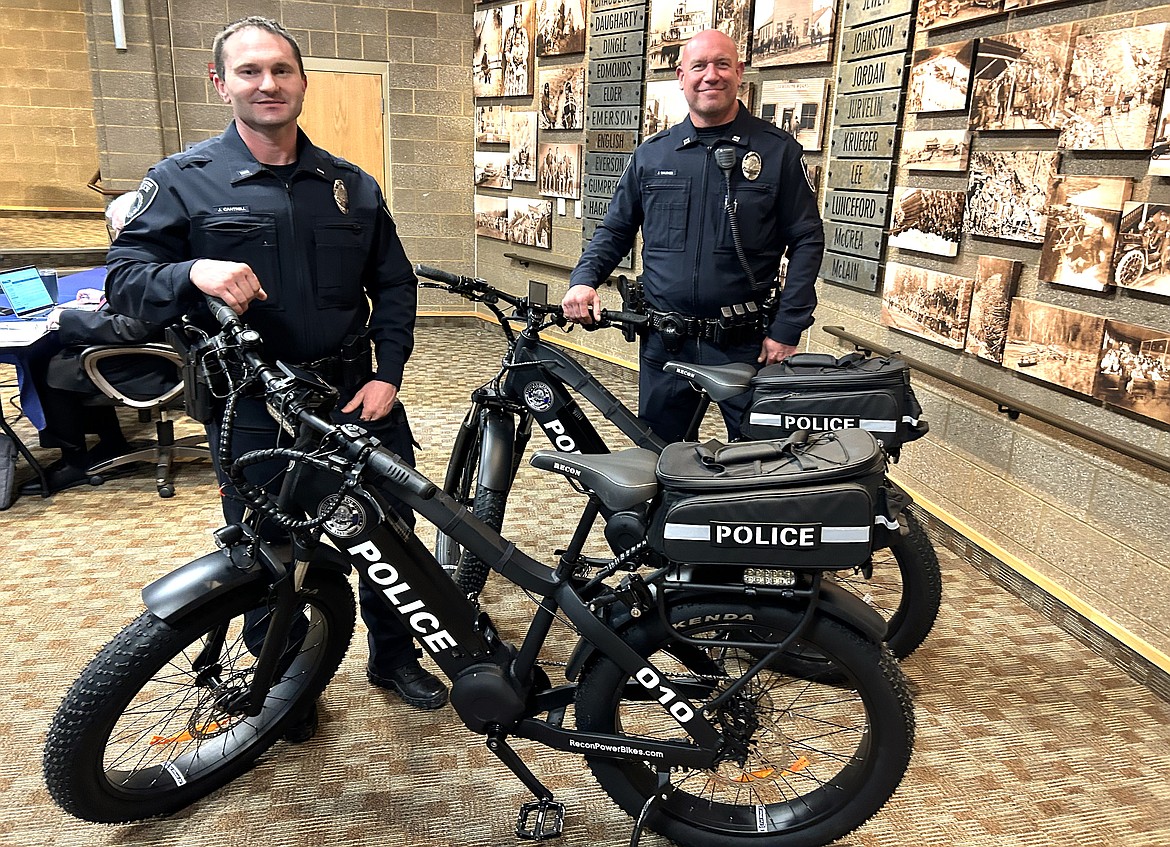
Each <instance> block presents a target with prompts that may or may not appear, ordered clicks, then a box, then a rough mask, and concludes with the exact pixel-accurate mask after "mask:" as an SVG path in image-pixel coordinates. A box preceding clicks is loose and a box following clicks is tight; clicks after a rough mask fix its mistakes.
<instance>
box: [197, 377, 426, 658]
mask: <svg viewBox="0 0 1170 847" xmlns="http://www.w3.org/2000/svg"><path fill="white" fill-rule="evenodd" d="M355 390H356V389H351V390H348V391H346V390H343V391H342V392H341V398H340V400H339V401H338V403H337V408H336V409H335V410H334V412H333V413H332V414H331V415H330V417H331V419H332V420H333V422H334V423H339V424H340V423H355V424H358V425H359V426H361V427H362V429H364V430H365V431H366V432H368V433H369V434H370V435H371V436H374V437H375V438H378V439H379V440H380V441H381V442H382V445H383V446H384V447H386V449H388V450H390V451H392V452H393V453H395V454H397V455H398V456H399V457H401V458H402V460H403V461H404V462H406V463H408V464H409V465H410V466H411V467H413V466H414V439H413V437H412V435H411V432H410V423H409V421H408V420H407V418H406V409H405V407H403V405H402V404H401V403H395V404H394V408H393V409H391V410H390V414H388V415H386V417H384V418H382V419H381V420H377V421H359V420H358V412H357V411H354V412H349V413H342V412H341V411H339V410H340V409H341V408H342V407H344V406H345V405H346V404H347V403H349V401H350V399H351V398H352V397H353V395H354V393H355ZM219 429H220V415H218V414H217V415H216V416H215V417H213V419H212V423H210V424H208V426H207V434H208V439H209V441H208V443H210V444H212V445H213V448H214V446H215V445H218V444H219ZM292 442H293V439H292V438H291V437H290V436H289V435H288V434H287V433H285V432H284V431H283V430H282V429H280V426H279V425H278V424H277V423H276V421H275V420H273V418H272V417H271V416H270V415H269V414H268V411H267V410H266V408H265V406H264V401H263V399H262V398H259V397H241V398H240V399H239V400H238V402H237V403H236V418H235V423H234V425H233V427H232V449H231V455H232V458H233V459H236V458H239V457H240V456H242V455H244V454H245V453H247V452H249V451H251V450H263V449H267V448H272V447H275V446H277V445H278V444H279V445H280V446H291V445H292ZM212 461H213V463H214V465H215V475H216V478H217V479H218V480H219V482H220V484H221V485H223V486H225V488H224V492H225V496H224V497H223V516H224V519H225V520H226V521H227V523H229V524H232V523H239V522H240V521H242V520H243V517H244V508H245V507H244V503H243V502H242V501H241V500H239V499H238V498H237V497H236V496H234V495H233V493H232V491H233V489H232V488H231V487H230V486H229V485H228V482H227V478H226V475H225V474H224V473H223V471H222V469H221V468H220V465H219V450H218V448H214V449H213V450H212ZM285 466H286V463H284V462H279V461H273V462H263V463H260V464H256V465H253V466H252V467H250V468H248V469H247V470H246V471H245V474H246V476H247V477H248V479H249V480H250V481H252V482H254V483H256V484H263V485H264V486H265V488H266V489H267V490H269V491H270V493H273V494H275V493H276V492H277V491H279V490H280V479H281V477H282V473H281V472H282V470H283V469H284V467H285ZM379 493H381V494H382V496H384V497H386V499H387V500H388V501H389V504H390V506H391V508H393V509H394V511H395V512H396V513H397V514H398V515H400V516H401V517H402V518H403V520H405V521H407V522H408V523H410V525H411V526H413V525H414V512H412V511H411V510H410V509H409V508H408V507H407V506H406V504H404V503H403V502H402V501H400V500H398V499H397V498H396V497H394V496H393V495H392V494H390V493H389V492H387V491H384V490H383V491H380V492H379ZM260 535H261V537H263V538H264V539H265V540H266V541H268V542H270V543H276V544H280V543H284V542H287V540H288V538H287V536H286V535H285V534H284V531H283V530H281V529H280V528H279V527H276V526H275V525H273V524H272V523H271V522H266V523H264V524H262V525H261V526H260ZM358 601H359V604H360V607H361V613H362V620H363V621H365V623H366V628H367V629H368V631H369V646H370V663H369V667H370V670H371V671H373V673H374V674H376V675H378V676H381V677H385V676H388V675H389V674H390V673H391V671H393V670H395V669H396V668H399V667H401V666H402V665H405V664H407V663H408V662H411V661H413V660H414V659H416V658H417V657H418V651H417V650H416V649H415V646H414V641H413V639H412V638H411V636H410V633H409V632H408V631H407V629H406V627H405V626H404V625H403V624H402V622H401V621H400V620H399V619H398V618H397V617H396V616H395V614H394V612H393V611H391V610H390V608H389V607H388V606H387V605H386V603H385V602H384V601H383V600H382V598H381V597H380V596H379V595H378V594H377V593H376V592H375V591H373V590H372V589H370V588H369V587H367V586H366V584H365V583H364V582H360V583H359V585H358ZM249 628H250V629H251V628H252V624H251V623H250V624H249ZM298 630H299V627H295V626H294V629H293V632H292V639H293V640H294V642H295V641H298V640H299V637H303V632H299V631H298ZM254 631H255V630H254ZM246 640H248V642H249V648H250V649H253V650H254V651H257V650H258V648H259V642H257V643H256V644H253V643H252V640H251V639H247V637H246Z"/></svg>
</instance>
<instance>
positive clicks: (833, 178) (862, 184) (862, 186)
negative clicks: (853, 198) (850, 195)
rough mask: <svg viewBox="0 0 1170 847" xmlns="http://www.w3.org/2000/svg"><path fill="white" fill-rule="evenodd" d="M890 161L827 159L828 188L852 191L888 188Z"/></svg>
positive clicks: (890, 169) (891, 168) (886, 189)
mask: <svg viewBox="0 0 1170 847" xmlns="http://www.w3.org/2000/svg"><path fill="white" fill-rule="evenodd" d="M892 170H893V167H892V163H891V162H890V161H888V160H887V161H872V162H870V161H853V160H851V159H830V160H829V180H828V183H827V186H828V187H829V188H844V189H847V190H853V191H882V192H886V191H889V190H890V172H891V171H892Z"/></svg>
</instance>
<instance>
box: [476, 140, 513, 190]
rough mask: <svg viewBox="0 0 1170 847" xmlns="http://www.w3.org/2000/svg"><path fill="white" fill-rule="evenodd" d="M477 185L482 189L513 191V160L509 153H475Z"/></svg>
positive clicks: (479, 151)
mask: <svg viewBox="0 0 1170 847" xmlns="http://www.w3.org/2000/svg"><path fill="white" fill-rule="evenodd" d="M475 184H476V186H478V187H480V188H502V189H505V190H507V191H511V190H512V159H511V156H509V155H508V154H507V153H495V152H492V151H489V150H476V151H475Z"/></svg>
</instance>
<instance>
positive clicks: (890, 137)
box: [829, 126, 895, 159]
mask: <svg viewBox="0 0 1170 847" xmlns="http://www.w3.org/2000/svg"><path fill="white" fill-rule="evenodd" d="M894 130H895V127H893V126H852V127H838V128H837V129H835V130H833V140H832V143H831V144H830V147H829V155H831V156H836V157H840V158H843V159H891V158H893V155H894Z"/></svg>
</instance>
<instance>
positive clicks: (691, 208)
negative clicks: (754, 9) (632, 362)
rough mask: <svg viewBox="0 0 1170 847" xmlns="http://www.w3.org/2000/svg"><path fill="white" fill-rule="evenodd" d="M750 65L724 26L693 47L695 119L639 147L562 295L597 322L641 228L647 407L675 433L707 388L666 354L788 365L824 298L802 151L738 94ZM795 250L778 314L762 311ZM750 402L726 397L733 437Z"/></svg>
mask: <svg viewBox="0 0 1170 847" xmlns="http://www.w3.org/2000/svg"><path fill="white" fill-rule="evenodd" d="M743 67H744V65H743V62H741V61H739V57H738V51H737V49H736V46H735V42H734V41H732V40H731V39H730V38H729V37H728V36H726V35H724V34H723V33H722V32H719V31H718V30H705V31H703V32H700V33H699V34H697V35H696V36H695V37H694V38H692V39H691V41H690V42H688V43H687V45H686V47H685V48H684V49H683V51H682V56H681V59H680V62H679V66H678V68H677V69H676V73H677V75H678V79H679V85H680V87H681V88H682V90H683V93H684V95H685V96H686V100H687V105H688V107H689V108H688V111H689V116H688V117H687V119H686V120H684V121H682V122H681V123H679V124H678V125H676V126H674V127H672V128H671V129H669V130H666V131H664V132H661V133H659V134H657V135H655V136H653V137H651V138H649V139H647V140H646V141H645V142H643V143H642V144H641V146H639V147H638V149H637V150H635V151H634V154H633V156H632V158H631V160H630V163H629V165H628V166H627V168H626V170H625V173H624V174H623V175H622V178H621V180H620V181H619V183H618V187H617V190H616V191H615V192H614V195H613V199H612V200H611V201H610V204H609V211H608V212H607V213H606V216H605V220H604V221H603V222H602V223H601V224H600V225H599V226H598V228H597V232H596V234H595V235H594V237H593V240H592V241H590V242H589V245H588V246H587V247H586V248H585V251H584V253H583V254H582V256H581V259H580V260H579V261H578V263H577V266H576V267H575V268H574V269H573V272H572V274H571V275H570V278H569V285H570V287H569V291H568V293H567V294H566V295H565V298H564V300H563V302H562V305H563V306H564V309H565V316H566V317H568V318H569V319H571V320H573V321H577V322H580V323H584V324H589V323H592V322H593V320H594V319H595V318H596V317H597V316H598V315H599V314H600V309H601V301H600V298H599V296H598V294H597V287H598V286H599V285H600V284H601V283H602V282H604V281H605V280H606V278H608V276H609V275H610V273H611V272H612V271H613V269H614V268H615V267H617V264H618V262H619V261H620V260H621V258H622V257H623V256H625V255H626V254H627V253H628V252H629V251H630V249H632V248H633V246H634V236H635V234H636V233H637V231H638V229H639V227H641V230H642V282H643V286H644V296H645V301H646V306H647V307H648V310H649V311H648V313H649V315H650V317H651V323H652V326H653V328H652V329H651V330H650V331H649V332H648V334H647V335H646V336H644V337H643V339H642V342H641V350H640V370H639V375H638V383H639V414H640V416H641V417H642V419H643V420H644V421H646V422H647V423H648V424H649V425H650V426H651V427H652V428H653V429H654V431H655V432H656V433H657V434H658V435H659V436H661V437H662V438H665V439H667V440H669V441H676V440H678V439H680V438H681V437H682V435H683V433H684V432H685V431H686V428H687V426H688V424H689V423H690V420H691V417H692V416H693V414H694V412H695V409H696V408H697V407H698V403H699V400H700V397H699V395H698V393H697V392H695V390H694V389H693V388H692V387H691V385H690V384H689V383H688V382H687V381H686V380H684V379H682V378H681V377H677V376H675V375H673V374H666V373H663V371H662V366H663V365H664V364H665V363H666V362H668V361H671V360H674V361H682V362H692V363H701V364H724V363H728V362H744V363H748V364H752V365H755V364H772V363H774V362H779V361H781V360H782V359H784V358H786V357H788V356H790V355H792V354H793V353H795V352H796V349H797V345H798V344H799V342H800V336H801V333H803V332H804V330H805V329H807V328H808V327H809V326H811V325H812V321H813V317H812V315H813V309H814V308H815V306H816V302H817V298H816V291H815V289H814V283H815V282H816V276H817V273H818V271H819V269H820V263H821V256H822V253H823V252H824V243H825V239H824V228H823V226H822V224H821V218H820V213H819V211H818V209H817V202H816V192H815V191H814V190H813V188H812V185H811V183H810V182H809V180H808V177H807V173H806V171H805V168H804V162H803V159H802V154H803V150H802V148H801V146H800V145H799V144H798V143H797V142H796V141H795V140H794V139H793V138H792V136H791V135H789V134H788V133H787V132H784V131H783V130H781V129H779V128H778V127H776V126H773V125H772V124H770V123H767V122H766V121H762V120H760V119H758V118H755V117H753V116H752V115H751V114H749V112H748V110H747V107H745V106H744V105H743V104H742V103H740V102H739V101H738V100H737V99H736V91H737V89H738V87H739V84H740V82H741V81H742V80H743ZM721 148H722V153H721V152H720V150H721ZM728 151H730V152H728ZM728 207H730V208H731V210H732V213H731V214H729V213H728ZM786 251H787V257H788V270H787V275H786V278H785V282H784V287H783V290H782V291H781V292H780V294H779V297H778V302H777V305H776V311H775V315H774V316H773V317H771V318H770V320H769V319H768V318H766V317H765V318H761V317H760V315H761V312H762V307H763V305H764V302H765V301H766V300H767V299H768V296H769V294H771V293H772V292H773V291H774V289H775V285H776V282H775V280H776V277H777V273H778V269H779V266H780V260H781V258H782V257H783V256H784V255H785V252H786ZM765 324H766V325H765ZM747 399H748V395H747V394H744V395H741V396H740V397H737V398H732V400H730V401H725V402H724V403H722V404H721V407H722V411H723V417H724V421H725V423H726V424H727V429H728V433H729V435H730V437H732V438H734V437H736V436H738V434H739V426H740V420H741V419H742V416H743V412H744V409H745V407H746V404H747Z"/></svg>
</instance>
